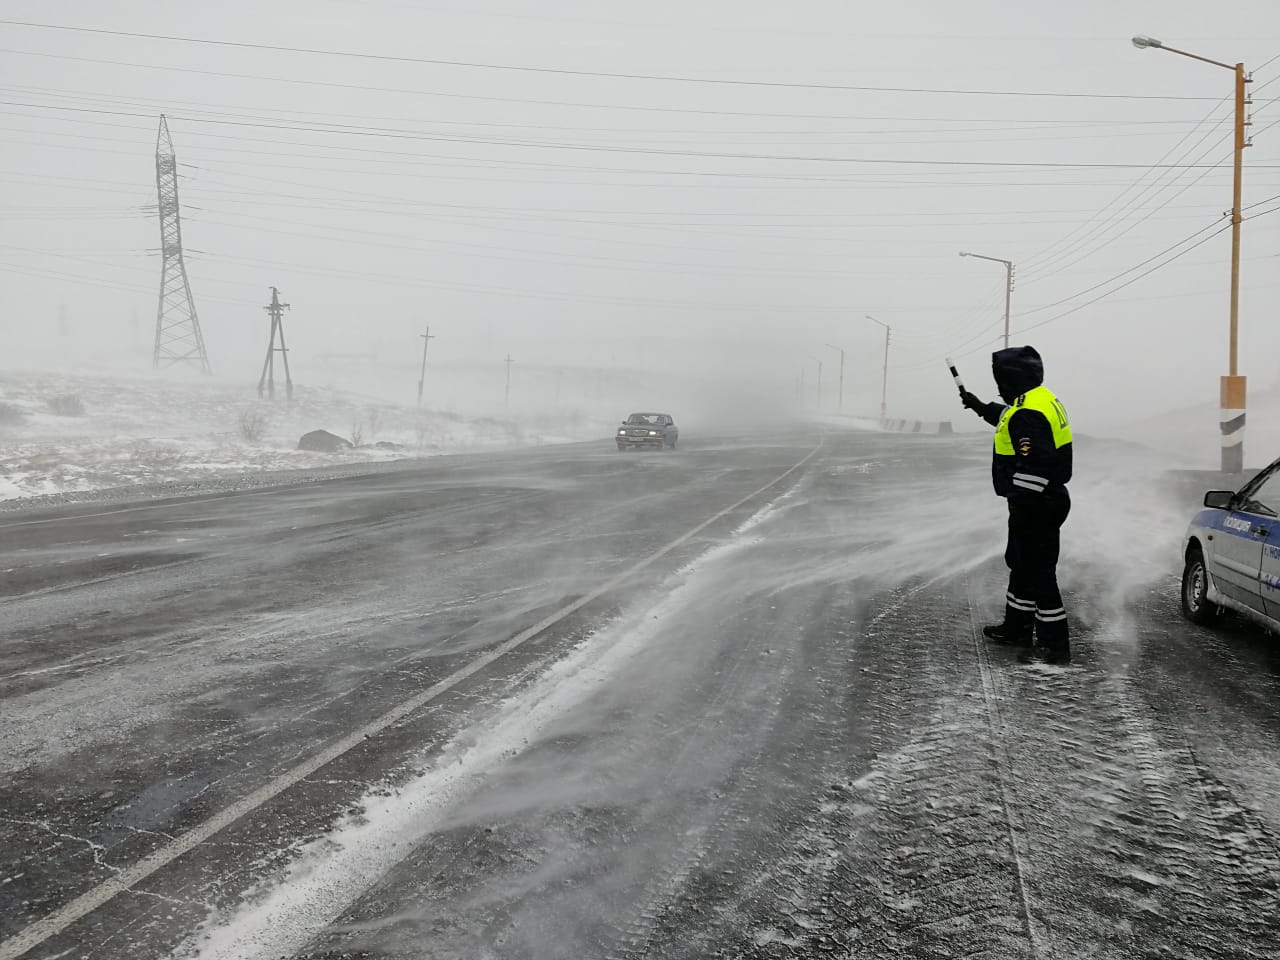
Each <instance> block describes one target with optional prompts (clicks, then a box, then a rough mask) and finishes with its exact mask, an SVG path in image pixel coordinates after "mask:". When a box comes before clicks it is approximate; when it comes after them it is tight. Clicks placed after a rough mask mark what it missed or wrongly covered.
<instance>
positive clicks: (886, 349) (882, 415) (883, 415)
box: [867, 313, 889, 423]
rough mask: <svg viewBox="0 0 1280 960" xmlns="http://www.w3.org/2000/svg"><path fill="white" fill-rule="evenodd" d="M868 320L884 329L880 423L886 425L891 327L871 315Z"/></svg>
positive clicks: (868, 315)
mask: <svg viewBox="0 0 1280 960" xmlns="http://www.w3.org/2000/svg"><path fill="white" fill-rule="evenodd" d="M867 319H868V320H870V321H871V322H872V323H878V324H880V326H882V327H884V370H883V371H882V372H881V374H880V422H881V423H884V422H885V420H886V419H888V417H887V414H886V410H887V406H886V403H885V401H886V399H887V397H888V396H889V325H888V324H887V323H885V322H884V321H883V320H877V319H876V318H875V317H873V316H871V314H869V313H868V314H867Z"/></svg>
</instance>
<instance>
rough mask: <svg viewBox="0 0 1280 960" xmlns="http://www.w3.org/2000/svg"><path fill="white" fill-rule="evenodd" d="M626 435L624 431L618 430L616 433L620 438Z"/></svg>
mask: <svg viewBox="0 0 1280 960" xmlns="http://www.w3.org/2000/svg"><path fill="white" fill-rule="evenodd" d="M626 435H627V431H625V430H619V431H618V436H620V437H625V436H626Z"/></svg>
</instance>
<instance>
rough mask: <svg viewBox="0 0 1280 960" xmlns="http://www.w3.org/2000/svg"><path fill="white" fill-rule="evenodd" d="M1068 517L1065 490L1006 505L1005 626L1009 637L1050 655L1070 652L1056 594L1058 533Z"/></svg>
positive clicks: (1064, 617)
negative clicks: (1007, 573)
mask: <svg viewBox="0 0 1280 960" xmlns="http://www.w3.org/2000/svg"><path fill="white" fill-rule="evenodd" d="M1070 512H1071V501H1070V499H1069V498H1068V497H1067V495H1066V491H1063V492H1062V493H1060V494H1057V493H1054V492H1047V493H1044V494H1039V495H1037V496H1035V498H1034V499H1032V498H1027V497H1019V498H1017V499H1016V500H1013V499H1011V500H1010V501H1009V545H1008V547H1007V548H1006V549H1005V552H1004V561H1005V563H1006V564H1007V565H1008V567H1009V593H1008V594H1007V595H1006V598H1005V611H1004V625H1005V630H1006V632H1007V633H1008V634H1009V635H1010V636H1013V637H1016V638H1018V639H1020V640H1023V641H1027V642H1029V641H1030V640H1031V637H1032V632H1033V631H1034V634H1035V638H1036V644H1037V645H1038V646H1042V647H1045V648H1046V649H1047V650H1048V651H1050V652H1051V653H1061V654H1066V653H1069V650H1070V643H1069V638H1068V631H1067V611H1066V608H1065V607H1064V606H1063V604H1062V593H1061V592H1060V591H1059V590H1058V546H1059V531H1060V530H1061V529H1062V524H1063V523H1064V522H1065V521H1066V519H1067V514H1068V513H1070Z"/></svg>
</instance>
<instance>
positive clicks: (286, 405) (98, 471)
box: [0, 371, 612, 500]
mask: <svg viewBox="0 0 1280 960" xmlns="http://www.w3.org/2000/svg"><path fill="white" fill-rule="evenodd" d="M282 393H283V390H281V391H279V392H278V393H277V398H278V399H277V400H276V401H275V402H270V401H265V400H259V399H257V391H256V385H254V384H250V383H240V382H229V381H222V380H215V379H193V378H190V377H183V376H168V377H166V376H165V375H164V374H163V373H161V374H157V375H155V376H148V377H132V378H126V377H119V376H109V375H84V374H57V373H36V372H6V371H0V500H8V499H13V498H16V497H31V496H41V495H46V494H58V493H69V492H82V491H89V490H99V489H105V488H111V487H121V486H129V485H135V484H155V483H173V482H190V481H199V480H202V479H207V478H211V477H228V476H233V475H240V474H250V473H261V472H264V471H273V470H295V469H312V468H324V467H332V466H335V465H345V464H352V463H360V462H364V461H375V460H395V459H402V458H406V457H417V456H429V455H433V454H440V453H450V452H456V451H463V450H479V449H499V448H504V447H516V446H525V445H536V444H546V443H564V442H571V441H575V440H587V439H591V438H597V437H606V436H608V435H609V434H610V433H611V427H612V423H611V422H607V423H606V422H593V421H592V420H589V419H587V418H586V417H583V416H574V415H560V416H557V417H554V418H551V417H532V416H521V415H519V414H517V415H515V416H513V417H512V418H510V419H497V418H468V417H464V416H461V415H458V414H454V413H443V412H440V411H434V410H423V411H421V412H419V411H418V410H416V409H414V408H412V407H406V406H402V405H396V404H391V403H387V402H384V401H380V400H377V399H372V398H370V397H367V396H363V395H360V394H355V393H348V392H344V391H340V390H335V389H328V388H316V387H308V386H303V385H296V386H295V387H294V398H293V400H292V401H286V400H284V399H282V398H281V394H282ZM317 429H323V430H328V431H330V432H332V433H335V434H338V435H339V436H342V437H345V438H347V439H349V440H355V441H357V442H358V446H357V447H356V448H355V449H352V450H349V451H345V452H342V453H334V454H325V453H312V452H307V451H302V450H298V449H297V446H298V439H299V437H301V436H302V434H304V433H307V432H308V431H311V430H317ZM379 443H381V444H382V446H376V445H375V444H379Z"/></svg>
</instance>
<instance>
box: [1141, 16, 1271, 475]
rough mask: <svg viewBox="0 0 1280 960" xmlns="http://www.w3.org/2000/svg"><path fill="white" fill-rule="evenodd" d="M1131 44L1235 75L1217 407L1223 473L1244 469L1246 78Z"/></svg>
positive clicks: (1146, 42)
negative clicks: (1223, 372) (1227, 283)
mask: <svg viewBox="0 0 1280 960" xmlns="http://www.w3.org/2000/svg"><path fill="white" fill-rule="evenodd" d="M1133 45H1134V46H1135V47H1137V48H1138V49H1139V50H1148V49H1155V50H1167V51H1169V52H1170V53H1176V54H1178V55H1179V56H1183V57H1190V58H1191V59H1192V60H1199V61H1200V62H1201V63H1209V64H1212V65H1213V66H1215V67H1223V68H1224V69H1227V70H1231V71H1232V72H1234V73H1235V75H1236V130H1235V164H1234V177H1233V179H1232V184H1231V322H1230V334H1229V337H1230V339H1229V342H1228V346H1227V353H1228V369H1229V373H1228V375H1227V376H1225V377H1222V378H1221V380H1220V387H1219V392H1220V397H1221V409H1220V411H1219V414H1218V418H1219V423H1220V426H1221V428H1222V469H1223V472H1225V473H1240V472H1241V471H1242V470H1244V419H1245V408H1246V396H1245V378H1244V377H1242V376H1239V365H1238V359H1239V358H1238V339H1239V331H1240V221H1241V219H1242V218H1241V216H1240V197H1241V192H1242V182H1243V178H1244V148H1245V147H1247V146H1249V143H1248V141H1247V140H1246V138H1245V127H1247V126H1248V125H1249V121H1248V119H1247V118H1246V116H1245V108H1246V107H1247V106H1248V104H1249V99H1248V97H1247V95H1246V93H1245V91H1246V86H1245V85H1246V84H1248V83H1249V82H1250V79H1249V77H1248V76H1246V75H1245V72H1244V64H1243V63H1237V64H1235V65H1234V66H1232V65H1231V64H1229V63H1223V62H1222V61H1220V60H1210V59H1209V58H1208V57H1202V56H1200V55H1198V54H1195V53H1188V52H1187V51H1186V50H1178V49H1177V48H1175V47H1167V46H1165V45H1164V44H1163V43H1161V42H1160V41H1159V40H1155V39H1152V38H1151V37H1134V38H1133Z"/></svg>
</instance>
